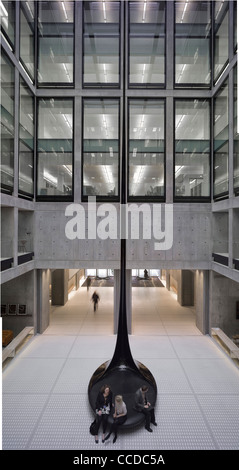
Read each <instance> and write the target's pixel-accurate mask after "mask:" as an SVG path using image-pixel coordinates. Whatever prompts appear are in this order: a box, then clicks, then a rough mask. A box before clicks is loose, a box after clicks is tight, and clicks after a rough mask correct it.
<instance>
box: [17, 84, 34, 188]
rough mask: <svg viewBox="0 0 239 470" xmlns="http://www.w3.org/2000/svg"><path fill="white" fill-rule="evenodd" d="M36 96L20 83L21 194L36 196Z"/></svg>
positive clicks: (19, 186) (19, 185)
mask: <svg viewBox="0 0 239 470" xmlns="http://www.w3.org/2000/svg"><path fill="white" fill-rule="evenodd" d="M33 171H34V96H33V94H32V93H31V92H30V90H29V88H28V87H27V85H26V84H25V82H24V81H23V80H21V82H20V106H19V184H18V191H19V194H23V195H27V196H29V197H33V195H34V183H33V180H34V177H33Z"/></svg>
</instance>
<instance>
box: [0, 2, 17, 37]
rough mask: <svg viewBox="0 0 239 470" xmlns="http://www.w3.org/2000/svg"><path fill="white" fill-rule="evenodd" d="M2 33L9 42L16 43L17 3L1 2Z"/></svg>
mask: <svg viewBox="0 0 239 470" xmlns="http://www.w3.org/2000/svg"><path fill="white" fill-rule="evenodd" d="M0 15H1V31H2V32H3V34H4V36H5V37H6V39H7V41H8V42H9V43H10V44H11V45H12V46H14V43H15V2H4V1H1V2H0Z"/></svg>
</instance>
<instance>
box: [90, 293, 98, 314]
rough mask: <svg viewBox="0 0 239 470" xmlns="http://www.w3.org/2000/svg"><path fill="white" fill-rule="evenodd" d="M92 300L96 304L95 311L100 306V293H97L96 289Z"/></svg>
mask: <svg viewBox="0 0 239 470" xmlns="http://www.w3.org/2000/svg"><path fill="white" fill-rule="evenodd" d="M91 300H92V302H93V304H94V312H96V309H97V308H98V302H99V300H100V296H99V294H97V292H96V291H94V292H93V294H92V297H91Z"/></svg>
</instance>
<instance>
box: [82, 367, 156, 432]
mask: <svg viewBox="0 0 239 470" xmlns="http://www.w3.org/2000/svg"><path fill="white" fill-rule="evenodd" d="M109 362H110V361H107V362H105V363H103V364H101V366H99V367H98V368H97V369H96V371H95V372H94V374H93V376H92V378H91V380H90V383H89V387H88V396H89V402H90V405H91V407H92V409H93V410H94V411H95V403H96V398H97V395H98V392H99V390H100V388H101V387H102V385H104V384H108V385H109V386H110V388H111V390H112V393H113V399H114V397H115V395H122V396H123V400H124V402H125V403H126V406H127V420H126V422H125V423H124V424H123V425H122V426H120V427H121V429H128V428H132V427H135V426H138V425H140V424H142V423H143V422H144V420H145V417H144V415H143V414H142V413H140V412H138V411H136V410H135V409H134V395H135V392H136V390H138V389H139V388H140V387H142V385H144V384H146V385H147V386H148V394H147V395H148V400H149V401H150V403H152V405H155V402H156V397H157V386H156V382H155V380H154V377H153V376H152V374H151V372H150V371H149V370H148V369H147V368H146V367H145V366H144V365H143V364H141V363H140V362H138V361H135V363H136V365H137V367H138V371H135V370H132V369H131V368H129V367H127V366H118V367H115V368H113V369H109V370H107V368H108V365H109ZM112 421H113V419H112V414H111V415H110V416H109V421H108V423H109V424H111V423H112Z"/></svg>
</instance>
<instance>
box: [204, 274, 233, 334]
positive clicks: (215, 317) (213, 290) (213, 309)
mask: <svg viewBox="0 0 239 470" xmlns="http://www.w3.org/2000/svg"><path fill="white" fill-rule="evenodd" d="M237 301H239V284H238V283H237V282H235V281H232V280H231V279H228V278H226V277H225V276H221V275H220V274H218V273H215V272H213V271H211V272H210V325H209V326H210V330H211V328H212V327H218V328H221V329H222V330H223V331H224V332H225V333H226V334H227V335H228V336H229V337H230V336H232V335H234V334H239V320H237V319H236V302H237Z"/></svg>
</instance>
